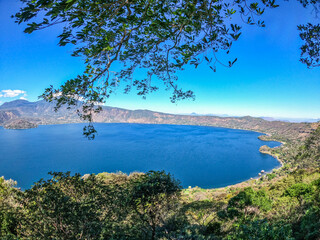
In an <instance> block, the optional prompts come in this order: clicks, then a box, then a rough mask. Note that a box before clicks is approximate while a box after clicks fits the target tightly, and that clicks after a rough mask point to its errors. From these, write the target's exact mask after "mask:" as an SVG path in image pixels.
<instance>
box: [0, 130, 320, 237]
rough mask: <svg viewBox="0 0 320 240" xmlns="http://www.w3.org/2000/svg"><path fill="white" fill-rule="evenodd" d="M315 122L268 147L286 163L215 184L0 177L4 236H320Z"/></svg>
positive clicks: (153, 177)
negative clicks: (17, 181) (291, 139)
mask: <svg viewBox="0 0 320 240" xmlns="http://www.w3.org/2000/svg"><path fill="white" fill-rule="evenodd" d="M319 133H320V127H318V128H317V129H316V130H315V131H314V132H312V133H311V134H310V135H309V136H308V137H307V139H306V140H305V141H304V142H303V143H301V146H298V147H296V146H297V144H298V143H297V142H295V143H294V144H285V145H286V152H287V153H288V155H285V152H281V151H282V150H281V149H282V148H277V149H276V150H273V149H271V151H273V154H279V153H277V151H279V152H280V153H281V154H280V155H281V156H280V157H281V158H282V160H283V161H284V162H285V165H284V167H283V168H281V169H278V170H274V171H273V172H272V173H268V174H266V175H264V176H262V177H260V178H259V179H252V180H249V181H246V182H244V183H240V184H237V185H234V186H228V187H225V188H219V189H201V188H197V187H196V188H188V189H181V186H180V184H179V182H178V181H176V180H175V179H173V178H172V176H171V175H170V174H167V173H164V172H148V173H133V174H131V175H129V176H127V175H125V174H122V173H117V174H111V173H101V174H98V175H85V176H80V175H74V176H71V175H70V174H69V173H53V174H52V179H50V180H47V181H43V180H40V181H39V182H37V183H36V184H35V185H34V186H32V187H31V189H29V190H26V191H21V190H19V189H16V188H15V187H14V182H13V181H7V180H4V179H1V180H0V224H1V232H0V237H1V239H177V240H178V239H190V240H191V239H257V240H258V239H259V240H260V239H266V240H269V239H310V240H311V239H319V238H320V169H319V156H320V155H319V153H320V149H319V146H320V134H319Z"/></svg>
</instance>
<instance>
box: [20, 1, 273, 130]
mask: <svg viewBox="0 0 320 240" xmlns="http://www.w3.org/2000/svg"><path fill="white" fill-rule="evenodd" d="M21 2H22V3H23V7H22V8H21V9H20V11H19V12H18V13H16V14H15V16H14V17H15V19H16V22H17V23H19V24H21V23H23V22H26V23H27V27H26V28H25V32H26V33H32V32H34V31H36V30H41V29H44V28H48V27H52V26H53V25H56V24H63V30H62V33H61V34H60V35H59V36H58V38H59V45H60V46H65V45H68V44H72V45H74V46H75V50H74V51H73V53H72V56H76V57H82V58H84V61H85V64H86V69H85V71H84V73H83V74H82V75H79V76H77V77H76V78H74V79H71V80H68V81H66V82H65V83H64V84H63V85H62V86H60V87H59V88H57V89H55V88H54V87H53V86H51V87H50V88H48V89H46V91H45V93H44V94H43V95H42V97H43V98H44V99H46V100H48V101H53V100H57V106H56V107H57V109H58V108H60V107H61V106H62V105H64V104H68V105H75V104H77V100H81V101H84V102H85V104H84V105H83V108H82V111H79V112H78V113H79V115H80V116H81V117H82V118H83V119H84V120H88V121H89V122H91V121H92V120H93V119H92V114H93V113H95V112H99V111H100V110H101V108H100V107H99V106H97V105H96V104H97V103H104V102H105V100H106V99H107V98H108V97H109V96H110V94H112V93H113V92H114V91H115V90H116V89H117V88H119V85H121V86H123V87H124V86H125V87H124V92H125V93H127V92H129V91H130V90H131V89H132V88H133V87H134V88H136V89H137V91H138V95H141V96H143V97H145V96H146V95H147V94H148V93H149V92H152V91H156V90H157V89H158V86H159V84H158V83H157V82H158V81H160V82H163V83H164V85H165V87H166V89H167V90H172V97H171V101H172V102H176V101H177V100H180V99H185V98H194V94H193V92H192V91H190V90H188V91H184V90H182V89H181V88H179V87H178V85H177V84H176V81H177V79H178V77H177V74H176V73H177V72H178V71H181V70H183V69H184V67H185V66H186V65H192V66H194V67H195V68H197V67H198V65H200V64H201V63H202V62H206V63H207V64H208V65H209V67H210V68H211V69H212V70H213V71H216V65H217V64H218V63H221V64H223V65H225V66H227V67H231V66H232V65H233V64H234V63H235V62H236V61H237V58H236V59H232V60H230V61H229V62H228V63H226V64H224V63H222V62H221V61H220V60H219V59H218V58H217V57H216V53H217V52H218V51H224V52H226V53H227V54H228V53H229V51H230V49H231V46H232V43H233V42H234V41H236V40H238V39H239V37H240V35H241V26H240V25H237V24H235V23H233V22H232V19H233V18H234V17H236V16H237V17H236V18H239V17H240V18H241V19H242V21H243V22H244V23H245V24H249V25H257V26H261V27H264V26H265V24H264V22H263V21H261V20H260V16H261V15H262V14H263V13H264V11H265V9H266V8H275V7H277V6H278V5H276V4H275V0H262V1H246V0H234V1H225V0H204V1H198V0H183V1H178V0H164V1H154V0H151V1H147V0H130V1H128V0H113V1H105V0H94V1H92V0H21ZM32 21H33V22H32ZM115 63H117V66H116V67H115ZM139 69H140V70H139ZM138 70H139V73H140V74H139V75H143V76H144V77H143V78H142V79H139V78H136V76H135V74H134V73H135V72H136V71H138ZM86 130H89V131H88V134H89V135H92V134H94V132H90V131H92V128H89V129H86Z"/></svg>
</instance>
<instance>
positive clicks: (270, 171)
mask: <svg viewBox="0 0 320 240" xmlns="http://www.w3.org/2000/svg"><path fill="white" fill-rule="evenodd" d="M74 124H86V123H56V124H39V125H38V126H55V125H56V126H59V125H74ZM95 124H143V125H170V126H171V125H174V126H200V127H210V128H211V127H212V128H225V129H232V130H241V131H250V132H255V133H259V134H261V135H259V136H258V137H257V138H258V139H259V140H261V141H264V142H271V141H274V142H279V143H281V145H280V146H276V147H273V148H270V147H269V148H270V149H274V148H280V147H282V146H283V145H284V144H286V143H285V142H282V141H279V140H276V139H272V135H271V134H269V133H266V132H262V131H257V130H250V129H244V128H230V127H229V128H228V127H220V126H212V125H211V126H210V125H201V124H197V125H196V124H164V123H127V122H118V123H103V122H99V123H98V122H97V123H95ZM1 127H2V128H3V129H4V130H8V129H6V128H4V127H3V126H1ZM31 129H32V128H31ZM261 136H268V137H270V139H263V138H261ZM262 146H264V145H262ZM262 146H261V147H262ZM259 152H260V153H262V154H268V155H270V156H271V157H273V158H274V159H276V160H277V161H278V162H279V163H280V166H277V167H275V168H272V169H270V170H269V171H266V172H263V173H262V172H259V173H261V175H258V174H259V173H258V174H257V175H256V176H254V177H251V178H248V179H246V180H243V181H240V182H238V183H235V184H230V185H226V186H223V187H216V188H201V189H206V190H213V189H221V188H226V187H232V186H236V185H238V184H243V183H246V182H248V181H251V180H254V179H255V180H257V179H259V178H261V177H262V176H265V175H266V174H269V173H272V172H273V171H274V170H278V169H281V168H282V167H283V166H284V163H283V161H282V160H281V159H279V157H278V156H276V155H274V154H272V153H270V152H262V151H261V150H260V149H259ZM195 187H197V186H195ZM195 187H193V188H195ZM185 189H189V188H184V190H185Z"/></svg>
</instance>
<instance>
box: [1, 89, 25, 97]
mask: <svg viewBox="0 0 320 240" xmlns="http://www.w3.org/2000/svg"><path fill="white" fill-rule="evenodd" d="M19 95H23V96H22V97H26V96H27V92H26V91H23V90H10V89H8V90H2V91H1V92H0V97H5V98H13V97H17V96H19Z"/></svg>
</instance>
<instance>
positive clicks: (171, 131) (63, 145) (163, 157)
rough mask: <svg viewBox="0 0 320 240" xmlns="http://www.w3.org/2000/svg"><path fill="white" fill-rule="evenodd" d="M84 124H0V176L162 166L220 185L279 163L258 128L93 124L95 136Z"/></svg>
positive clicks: (190, 182) (187, 182)
mask: <svg viewBox="0 0 320 240" xmlns="http://www.w3.org/2000/svg"><path fill="white" fill-rule="evenodd" d="M83 126H84V125H83V124H65V125H46V126H39V127H38V128H36V129H27V130H5V129H3V128H0V176H4V177H5V178H6V179H10V178H11V179H13V180H15V181H17V182H18V186H19V187H21V188H23V189H27V188H29V187H30V186H31V185H32V184H33V183H34V182H35V181H38V180H39V179H40V178H48V174H47V173H48V172H50V171H63V172H65V171H71V173H80V174H86V173H100V172H117V171H121V172H124V173H130V172H134V171H139V172H146V171H149V170H165V171H167V172H170V173H171V174H172V175H173V176H174V177H175V178H176V179H179V180H180V181H181V184H182V186H183V187H188V186H192V187H194V186H199V187H202V188H215V187H223V186H227V185H231V184H236V183H239V182H242V181H245V180H247V179H249V178H251V177H256V176H257V175H258V173H259V172H260V171H261V170H265V171H269V170H272V169H273V168H275V167H278V166H279V165H280V163H279V162H278V161H277V160H276V159H275V158H273V157H272V156H270V155H266V154H262V153H260V152H259V148H260V146H262V145H268V146H269V147H276V146H280V145H281V143H279V142H265V141H261V140H259V139H258V136H259V135H261V133H257V132H252V131H245V130H235V129H227V128H217V127H206V126H185V125H148V124H126V123H119V124H113V123H112V124H107V123H101V124H95V127H96V129H97V131H98V134H97V136H96V139H95V140H93V141H89V140H87V139H86V138H84V137H83V136H82V128H83Z"/></svg>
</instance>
